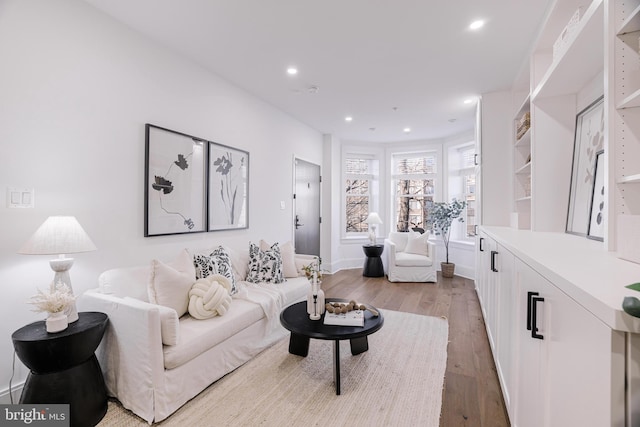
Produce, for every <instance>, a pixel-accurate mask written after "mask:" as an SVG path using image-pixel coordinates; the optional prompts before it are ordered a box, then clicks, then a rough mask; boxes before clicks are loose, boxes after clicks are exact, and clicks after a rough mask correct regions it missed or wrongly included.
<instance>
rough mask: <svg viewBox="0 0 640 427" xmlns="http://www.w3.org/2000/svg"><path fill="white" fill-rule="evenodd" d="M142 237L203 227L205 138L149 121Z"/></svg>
mask: <svg viewBox="0 0 640 427" xmlns="http://www.w3.org/2000/svg"><path fill="white" fill-rule="evenodd" d="M145 135H146V137H145V187H144V195H145V200H144V236H145V237H150V236H164V235H168V234H183V233H197V232H203V231H206V230H207V228H206V227H207V225H206V209H207V208H206V203H205V202H206V197H207V193H206V179H205V177H206V173H207V148H208V147H207V144H206V142H207V141H204V140H203V139H200V138H196V137H193V136H191V135H187V134H184V133H180V132H176V131H172V130H169V129H164V128H161V127H158V126H154V125H151V124H147V125H146V132H145Z"/></svg>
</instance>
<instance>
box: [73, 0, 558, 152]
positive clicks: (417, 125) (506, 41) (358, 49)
mask: <svg viewBox="0 0 640 427" xmlns="http://www.w3.org/2000/svg"><path fill="white" fill-rule="evenodd" d="M85 1H86V2H88V3H90V4H92V5H94V6H95V7H97V8H99V9H101V10H103V11H104V12H106V13H107V14H109V15H112V16H113V17H115V18H116V19H117V20H119V21H121V22H123V23H125V24H127V25H129V26H130V27H132V28H134V29H136V30H138V31H139V32H141V33H143V34H145V35H146V36H148V37H150V38H152V39H154V40H156V41H157V42H158V43H160V44H162V45H165V46H167V47H168V48H170V49H172V50H174V51H177V52H180V53H181V54H182V55H184V56H186V57H189V58H191V59H192V60H194V61H196V62H197V63H199V64H201V65H202V66H204V67H206V68H208V69H210V70H211V71H213V72H214V73H216V74H218V75H219V76H221V77H223V78H224V79H226V80H228V81H229V82H231V83H233V84H235V85H236V86H239V87H241V88H243V89H245V90H246V91H248V92H249V93H252V94H254V95H255V96H257V97H259V98H261V99H263V100H264V101H266V102H267V103H269V104H272V105H274V106H275V107H277V108H279V109H281V110H283V111H285V112H287V113H288V114H290V115H291V116H293V117H295V118H297V119H298V120H300V121H302V122H304V123H306V124H308V125H310V126H311V127H313V128H315V129H317V130H319V131H321V132H322V133H330V134H333V135H335V136H336V137H338V138H340V139H343V140H355V141H371V142H397V141H406V140H420V139H434V138H446V137H449V136H452V135H456V134H459V133H461V132H464V131H468V130H470V129H472V128H473V122H474V115H475V104H464V103H463V101H464V100H465V99H467V98H470V97H477V96H478V95H480V94H482V93H487V92H492V91H496V90H503V89H509V88H510V87H511V85H512V83H513V81H514V79H515V78H516V76H518V75H519V74H522V72H523V70H525V69H524V68H523V66H526V58H527V56H528V54H529V50H530V46H531V44H532V43H533V41H534V40H535V37H536V36H537V31H538V28H539V27H540V25H541V23H542V20H543V19H544V16H545V13H546V9H547V7H548V5H549V3H551V0H438V1H436V0H321V1H317V0H316V1H309V0H271V1H265V0H180V1H176V0H134V1H131V0H85ZM476 19H484V20H485V21H486V24H485V26H484V27H483V28H482V29H480V30H478V31H471V30H469V29H468V25H469V24H470V23H471V22H472V21H473V20H476ZM291 65H295V66H296V67H297V68H298V69H299V73H298V75H297V76H295V77H291V76H289V75H287V74H286V69H287V67H289V66H291ZM525 72H526V71H525ZM312 86H315V87H317V88H318V89H317V91H316V92H315V93H313V91H312V90H310V88H311V87H312ZM348 115H349V116H352V117H353V121H352V122H351V123H347V122H346V121H345V120H344V118H345V117H346V116H348ZM405 127H410V128H411V132H410V133H404V132H403V129H404V128H405ZM372 129H374V130H372Z"/></svg>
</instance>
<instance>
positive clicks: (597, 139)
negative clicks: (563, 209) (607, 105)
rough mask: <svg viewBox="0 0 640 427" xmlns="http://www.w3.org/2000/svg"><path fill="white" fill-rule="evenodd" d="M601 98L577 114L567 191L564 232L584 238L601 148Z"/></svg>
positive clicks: (602, 139) (602, 98) (602, 145)
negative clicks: (567, 209) (597, 155)
mask: <svg viewBox="0 0 640 427" xmlns="http://www.w3.org/2000/svg"><path fill="white" fill-rule="evenodd" d="M603 101H604V97H600V98H598V99H597V100H596V101H595V102H593V103H592V104H591V105H589V106H588V107H587V108H585V109H584V110H582V111H581V112H580V113H578V116H577V118H576V134H575V143H574V147H573V165H572V168H571V187H570V190H569V212H568V215H567V227H566V231H567V233H571V234H577V235H579V236H586V235H587V232H588V228H589V219H590V218H589V211H590V205H591V198H592V192H593V185H594V177H595V175H594V173H595V164H596V153H597V152H598V151H600V150H602V149H603V148H604V133H605V132H604V102H603Z"/></svg>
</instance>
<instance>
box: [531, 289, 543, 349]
mask: <svg viewBox="0 0 640 427" xmlns="http://www.w3.org/2000/svg"><path fill="white" fill-rule="evenodd" d="M539 302H544V298H542V297H533V298H531V305H532V307H531V338H536V339H539V340H543V339H544V336H543V335H542V334H539V333H538V326H537V324H538V306H537V304H538V303H539Z"/></svg>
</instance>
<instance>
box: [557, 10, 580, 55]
mask: <svg viewBox="0 0 640 427" xmlns="http://www.w3.org/2000/svg"><path fill="white" fill-rule="evenodd" d="M581 15H582V7H579V8H578V10H576V11H575V13H574V14H573V15H571V19H569V22H568V23H567V25H566V26H565V27H564V28H563V30H562V32H560V35H559V36H558V38H557V39H556V41H555V43H553V60H554V61H556V60H557V59H558V58H559V57H560V56H562V54H563V53H564V50H565V48H566V47H567V46H568V45H569V43H570V41H571V39H572V38H573V35H574V34H575V33H576V30H577V29H578V24H579V23H580V17H581Z"/></svg>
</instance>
